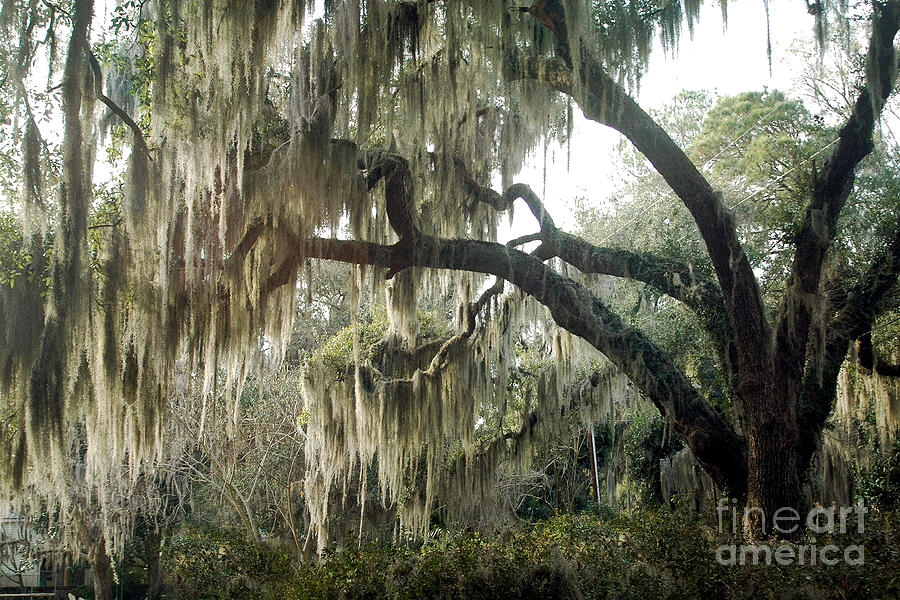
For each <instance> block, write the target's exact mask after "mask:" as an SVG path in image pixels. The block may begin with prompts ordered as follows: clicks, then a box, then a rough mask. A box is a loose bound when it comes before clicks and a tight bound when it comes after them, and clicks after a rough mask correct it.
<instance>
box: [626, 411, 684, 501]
mask: <svg viewBox="0 0 900 600" xmlns="http://www.w3.org/2000/svg"><path fill="white" fill-rule="evenodd" d="M682 448H684V441H683V440H682V438H681V436H679V435H677V434H676V433H675V432H674V431H672V430H671V429H670V428H668V427H666V420H665V419H664V418H663V417H662V415H660V414H659V413H652V414H649V415H648V414H643V413H633V414H632V416H631V420H630V421H629V423H628V427H627V428H626V430H625V455H626V456H627V457H628V476H629V477H630V478H631V481H632V482H633V484H634V485H635V486H636V488H637V493H638V497H639V498H640V499H641V501H642V502H643V503H645V504H651V505H652V504H659V503H660V502H662V500H663V497H662V488H661V485H660V480H659V461H660V460H661V459H663V458H669V457H671V456H672V455H674V454H675V453H676V452H678V451H679V450H681V449H682Z"/></svg>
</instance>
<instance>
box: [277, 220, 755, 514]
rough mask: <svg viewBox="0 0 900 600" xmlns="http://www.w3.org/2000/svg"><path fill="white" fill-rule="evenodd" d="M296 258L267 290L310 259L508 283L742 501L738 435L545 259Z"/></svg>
mask: <svg viewBox="0 0 900 600" xmlns="http://www.w3.org/2000/svg"><path fill="white" fill-rule="evenodd" d="M293 244H294V248H293V249H294V251H295V254H294V256H292V257H291V258H289V259H288V260H287V261H285V263H283V264H282V266H281V267H280V268H279V270H278V272H276V274H274V275H273V276H272V277H270V278H269V280H268V281H267V283H266V289H267V291H270V290H272V289H274V288H275V287H277V286H278V285H283V284H284V283H287V281H289V280H290V274H291V270H292V269H296V267H297V265H299V264H300V261H302V260H303V259H304V258H321V259H328V260H338V261H342V262H349V263H356V264H369V265H378V266H383V267H388V268H390V269H391V270H392V271H393V270H395V269H397V267H398V265H405V266H419V267H430V268H438V269H454V270H465V271H471V272H476V273H485V274H491V275H495V276H497V277H500V278H503V279H505V280H507V281H509V282H510V283H512V284H513V285H515V286H517V287H518V288H520V289H521V290H522V291H523V292H525V293H527V294H529V295H531V296H533V297H534V298H535V299H536V300H538V302H540V303H541V304H543V305H544V306H546V307H547V308H548V309H549V310H550V313H551V315H552V316H553V319H554V320H555V321H556V323H557V324H558V325H559V326H560V327H563V328H564V329H566V330H568V331H570V332H571V333H574V334H575V335H578V336H580V337H582V338H584V339H585V340H587V341H588V342H589V343H591V344H592V345H593V346H594V347H595V348H597V349H598V350H600V351H601V352H603V353H604V354H605V355H606V356H607V357H608V358H609V359H610V360H611V361H612V362H613V363H614V364H615V365H616V366H617V367H618V368H619V369H620V370H621V371H622V372H623V373H625V374H626V375H627V376H628V377H629V378H630V379H631V380H632V381H633V382H634V383H635V384H636V385H637V386H638V387H639V388H640V389H641V390H642V391H643V392H644V393H645V394H646V395H647V396H648V397H649V398H650V400H651V401H652V402H653V403H654V404H655V405H656V406H657V408H659V410H660V412H662V413H663V415H665V416H666V417H668V418H671V419H672V421H673V423H674V426H675V428H676V429H677V430H678V431H679V433H681V434H682V436H683V437H684V438H685V441H686V442H687V444H688V446H690V448H691V450H692V451H693V453H694V456H696V457H697V459H698V460H699V461H700V463H701V464H702V465H703V466H704V468H706V469H707V470H708V472H709V473H710V474H711V475H712V477H713V479H714V480H715V481H716V482H717V483H718V484H719V485H722V486H724V487H726V488H728V489H729V490H730V491H731V493H733V494H735V495H736V496H738V497H742V496H743V495H744V493H745V491H746V472H747V454H746V447H745V444H744V442H743V440H741V439H740V438H739V437H738V435H737V434H736V433H735V431H734V429H733V428H732V427H731V426H730V425H729V424H728V422H727V421H725V419H724V418H723V417H722V415H720V414H719V413H718V412H717V411H716V410H715V409H714V408H713V407H712V406H711V405H710V404H709V402H707V400H706V399H705V398H703V396H702V395H700V393H699V392H698V391H697V390H696V389H694V386H693V385H692V384H691V383H690V381H689V380H688V379H687V378H686V377H685V376H684V374H683V373H682V372H681V371H680V370H679V369H678V367H677V366H676V365H675V364H674V363H672V361H671V359H670V358H669V357H668V355H667V354H666V353H665V352H664V351H663V350H661V349H660V348H659V347H657V346H656V345H655V344H654V343H653V342H652V341H650V340H649V339H647V338H646V337H645V336H644V335H643V334H642V333H641V332H640V331H638V330H637V329H634V328H632V327H629V326H628V325H626V324H625V323H624V322H623V321H622V320H621V319H620V318H619V317H618V316H617V315H616V314H614V313H613V312H612V311H611V310H609V309H608V308H607V307H606V306H605V305H604V304H603V303H602V302H600V300H598V299H597V298H595V297H594V296H593V295H592V294H591V292H590V291H589V290H588V289H587V288H586V287H585V286H583V285H581V284H579V283H577V282H575V281H573V280H571V279H570V278H568V277H565V276H563V275H560V274H559V273H557V272H556V271H554V270H553V269H551V268H550V267H548V266H547V265H545V264H544V263H543V262H542V261H540V260H539V259H537V258H535V257H533V256H530V255H528V254H525V253H523V252H520V251H518V250H514V249H510V248H507V247H506V246H503V245H501V244H497V243H494V242H485V241H480V240H460V239H442V238H436V237H432V236H425V235H422V236H421V237H419V238H418V240H417V243H416V244H415V245H414V246H412V247H409V246H408V245H403V244H400V243H398V244H394V245H392V246H384V245H379V244H373V243H370V242H359V241H352V240H337V239H320V238H316V239H309V240H300V239H294V241H293Z"/></svg>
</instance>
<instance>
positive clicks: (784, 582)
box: [164, 507, 900, 600]
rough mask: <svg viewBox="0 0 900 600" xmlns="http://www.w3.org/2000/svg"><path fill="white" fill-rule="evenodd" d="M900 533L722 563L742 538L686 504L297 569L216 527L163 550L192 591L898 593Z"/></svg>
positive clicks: (876, 521)
mask: <svg viewBox="0 0 900 600" xmlns="http://www.w3.org/2000/svg"><path fill="white" fill-rule="evenodd" d="M710 517H712V516H711V515H710ZM898 534H900V529H898V522H897V520H896V518H895V515H894V514H892V513H881V514H877V515H871V516H869V517H867V520H866V531H865V532H863V533H858V532H856V531H855V530H854V528H850V531H848V532H847V533H846V534H841V535H837V534H835V535H834V536H831V535H825V536H821V535H820V536H817V537H818V538H819V541H818V543H820V544H825V543H834V544H838V545H840V546H842V547H846V546H847V545H850V544H862V545H863V546H864V547H865V559H866V564H865V566H857V567H855V566H848V565H844V564H842V563H839V564H837V565H834V566H827V565H822V564H821V563H817V564H816V565H808V564H807V565H804V566H801V565H797V564H792V565H777V564H773V565H756V566H754V565H752V564H746V565H734V566H730V565H722V564H719V563H718V562H717V561H716V549H717V548H718V547H719V546H720V545H723V544H734V543H737V544H741V543H742V542H740V541H737V540H735V539H734V538H733V537H731V535H730V534H729V533H727V532H726V533H719V532H717V531H716V528H715V527H714V526H708V525H705V524H703V523H702V522H698V521H697V518H696V516H695V515H693V514H691V513H690V511H688V510H686V509H684V508H683V507H678V508H676V509H668V508H658V509H653V510H641V511H638V512H636V513H634V514H631V515H624V514H623V515H621V516H618V517H614V518H609V519H608V518H603V517H600V516H598V515H596V514H583V515H580V516H574V515H564V516H559V517H554V518H552V519H550V520H548V521H545V522H542V523H540V524H537V525H533V526H527V527H524V528H521V529H518V530H513V531H507V532H505V533H501V534H496V535H491V536H482V535H478V534H472V533H469V534H456V535H451V534H442V535H441V536H439V537H437V538H436V539H433V540H432V541H430V542H428V543H426V544H425V545H424V546H422V547H421V548H418V549H411V548H409V547H407V546H390V545H370V546H364V547H362V548H360V549H352V550H343V551H339V552H326V553H325V555H324V556H323V557H322V559H321V561H320V562H316V563H313V562H306V563H302V564H300V565H298V566H296V568H294V567H291V566H290V563H289V561H288V560H287V557H286V556H285V555H284V554H283V553H281V552H280V551H278V550H272V549H271V548H268V547H267V546H265V545H259V546H256V545H252V544H249V543H248V542H247V541H246V540H242V539H240V538H236V537H234V536H232V535H231V534H222V533H215V532H212V533H205V534H199V533H190V534H183V535H181V536H178V537H177V538H175V540H173V542H172V543H171V544H170V545H169V546H168V547H167V548H166V550H165V554H164V556H165V560H166V561H167V564H169V565H171V566H172V567H174V570H172V571H170V573H171V574H172V575H173V578H172V579H173V581H172V584H173V590H172V591H173V592H174V593H175V594H174V597H176V598H183V599H188V598H209V599H212V598H216V599H222V600H225V599H231V598H238V597H241V598H275V597H277V598H283V599H285V600H319V599H322V600H324V599H333V598H342V599H346V600H355V599H375V598H377V599H387V598H390V599H397V600H412V599H426V598H429V599H443V598H447V599H449V598H471V599H485V600H486V599H497V600H499V599H506V598H509V599H513V598H515V599H519V598H542V599H543V598H585V599H601V598H620V599H635V600H638V599H648V600H649V599H658V598H668V599H673V600H674V599H682V598H684V599H696V598H784V597H790V598H810V599H812V598H816V599H819V598H823V599H830V598H889V597H896V595H897V594H898V593H900V574H898V573H900V571H898V569H897V565H898V564H900V554H898V550H897V548H896V546H895V545H894V544H893V543H892V540H896V539H897V535H898ZM763 541H765V540H761V542H763ZM768 542H769V543H771V544H773V545H779V544H782V543H786V542H782V541H776V540H768ZM792 543H794V544H809V543H811V540H808V539H805V538H803V539H798V540H796V541H794V542H792ZM242 561H245V562H242ZM238 593H242V594H244V595H243V596H239V595H237V594H238ZM276 594H280V595H276Z"/></svg>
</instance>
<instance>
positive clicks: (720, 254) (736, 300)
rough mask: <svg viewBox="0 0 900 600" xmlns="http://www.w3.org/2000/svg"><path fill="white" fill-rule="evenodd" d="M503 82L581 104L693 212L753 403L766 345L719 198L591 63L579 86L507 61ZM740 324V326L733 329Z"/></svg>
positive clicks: (547, 69)
mask: <svg viewBox="0 0 900 600" xmlns="http://www.w3.org/2000/svg"><path fill="white" fill-rule="evenodd" d="M504 75H505V76H506V78H507V79H511V80H514V79H525V78H527V79H535V80H538V81H544V82H546V83H549V84H550V85H551V86H553V87H554V88H556V89H557V90H558V91H560V92H562V93H564V94H567V95H569V96H571V97H572V98H573V99H574V100H575V101H576V102H578V104H579V106H581V109H582V110H583V111H584V114H585V116H586V117H587V118H589V119H591V120H593V121H597V122H599V123H603V124H605V125H607V126H609V127H612V128H613V129H616V130H617V131H619V132H620V133H622V134H623V135H624V136H625V137H627V138H628V139H629V140H630V141H631V143H632V144H633V145H634V146H635V148H637V150H638V151H640V152H641V153H642V154H643V155H644V156H646V157H647V159H648V160H649V161H650V162H651V163H652V164H653V166H654V167H655V168H656V170H657V171H658V172H659V173H660V175H662V177H663V178H664V179H665V180H666V182H667V183H668V184H669V186H670V187H671V188H672V190H673V191H674V192H675V193H676V194H677V195H678V197H679V198H680V199H681V201H682V203H684V205H685V206H686V207H687V209H688V210H689V211H690V213H691V215H692V216H693V218H694V221H695V222H696V224H697V227H698V229H699V230H700V233H701V235H702V237H703V240H704V242H705V243H706V247H707V250H708V252H709V256H710V258H711V260H712V263H713V266H714V268H715V270H716V276H717V278H718V280H719V286H720V288H721V290H722V292H723V295H724V299H725V306H726V310H727V312H728V315H729V320H730V322H731V324H732V330H733V332H734V340H735V345H736V355H737V365H736V366H737V367H738V371H739V373H741V374H743V376H742V377H740V378H739V380H738V382H739V383H738V390H737V391H738V393H739V395H740V396H742V397H745V398H749V397H754V396H758V395H759V392H760V391H761V389H762V387H763V385H764V383H763V381H762V377H761V376H762V375H763V374H764V373H765V372H767V371H768V370H769V369H770V367H769V366H768V365H767V364H764V362H763V358H764V356H763V355H762V354H761V353H760V352H759V349H760V348H763V347H765V344H766V341H767V340H768V338H769V333H768V332H769V325H768V322H767V320H766V317H765V312H764V307H763V303H762V297H761V293H760V290H759V286H758V284H757V281H756V277H755V276H754V274H753V270H752V268H751V266H750V262H749V260H748V259H747V256H746V254H745V253H744V249H743V247H742V246H741V244H740V242H739V241H738V239H737V234H736V229H735V224H734V218H733V216H732V214H731V213H730V211H728V210H727V208H726V207H725V205H724V203H723V202H722V199H721V197H720V195H719V194H718V193H716V192H715V191H714V190H713V189H712V186H710V184H709V182H708V181H707V180H706V178H704V177H703V175H702V174H701V173H700V171H699V170H698V169H697V167H696V166H695V165H694V164H693V163H692V162H691V160H690V159H689V158H688V157H687V155H686V154H685V153H684V152H683V151H682V150H681V148H679V147H678V145H677V144H676V143H675V142H674V141H673V140H672V138H671V137H669V135H668V134H667V133H666V132H665V131H664V130H663V129H662V128H661V127H660V126H659V125H658V124H657V123H656V122H655V121H654V120H653V118H652V117H650V116H649V115H648V114H647V113H646V112H644V110H643V109H641V107H640V106H638V104H637V103H636V102H635V101H634V100H633V99H632V98H631V97H630V96H629V95H628V94H627V93H626V92H625V90H624V88H623V87H622V86H621V85H619V84H618V83H617V82H616V81H615V80H614V79H612V78H611V77H610V76H609V75H608V74H607V73H606V72H605V71H604V70H603V68H602V67H601V66H600V64H599V63H598V62H597V61H596V60H591V59H588V60H587V61H586V62H585V65H584V71H583V73H581V74H580V77H578V78H577V79H578V80H580V81H578V83H576V77H575V76H574V74H573V73H572V72H571V71H569V70H568V69H566V67H565V65H564V64H563V63H562V62H560V61H558V60H549V59H546V58H536V57H522V56H518V55H515V54H510V55H507V56H506V59H505V63H504ZM737 324H740V327H737Z"/></svg>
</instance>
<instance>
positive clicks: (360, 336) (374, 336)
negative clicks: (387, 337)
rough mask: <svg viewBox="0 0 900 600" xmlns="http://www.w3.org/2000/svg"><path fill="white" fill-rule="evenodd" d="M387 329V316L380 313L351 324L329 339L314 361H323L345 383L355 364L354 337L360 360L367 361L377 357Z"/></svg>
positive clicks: (331, 372) (315, 355)
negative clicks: (377, 350)
mask: <svg viewBox="0 0 900 600" xmlns="http://www.w3.org/2000/svg"><path fill="white" fill-rule="evenodd" d="M387 328H388V321H387V314H386V313H384V312H378V313H376V314H374V315H373V316H372V318H371V319H369V320H367V321H361V322H359V323H353V324H350V325H348V326H347V327H344V328H343V329H341V330H340V331H338V332H337V333H336V334H334V335H332V336H331V337H329V338H328V339H327V340H325V343H324V344H322V346H321V347H320V348H319V349H318V350H317V351H316V352H315V354H314V355H313V358H312V360H314V361H315V360H321V361H322V364H323V365H324V366H325V368H326V369H328V372H329V373H330V374H331V375H332V376H333V377H334V378H335V379H336V380H338V381H343V380H344V378H345V377H347V374H348V367H349V366H351V365H352V364H353V338H354V336H356V337H357V340H358V341H357V344H358V346H357V347H358V348H359V359H360V360H361V361H365V360H366V359H371V358H373V357H374V356H375V351H376V349H377V345H378V342H380V341H381V339H382V338H383V337H384V334H385V332H386V331H387ZM350 373H352V371H350Z"/></svg>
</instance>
